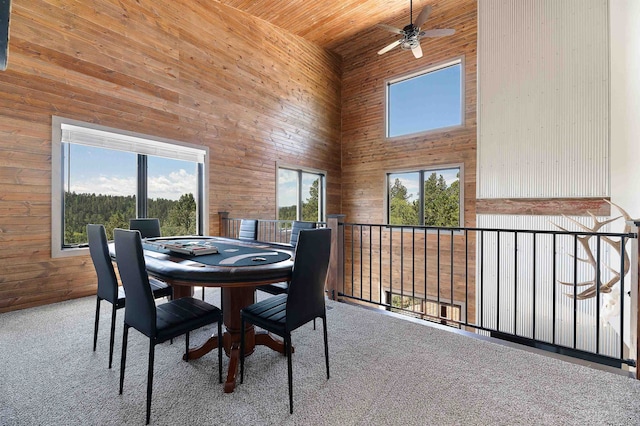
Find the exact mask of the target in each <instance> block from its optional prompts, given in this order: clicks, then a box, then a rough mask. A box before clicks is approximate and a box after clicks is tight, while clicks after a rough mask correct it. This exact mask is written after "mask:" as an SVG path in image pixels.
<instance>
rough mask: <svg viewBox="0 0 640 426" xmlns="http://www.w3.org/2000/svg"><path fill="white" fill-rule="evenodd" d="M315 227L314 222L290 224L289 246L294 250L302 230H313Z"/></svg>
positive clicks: (297, 221) (294, 222)
mask: <svg viewBox="0 0 640 426" xmlns="http://www.w3.org/2000/svg"><path fill="white" fill-rule="evenodd" d="M315 227H316V223H315V222H302V221H299V220H294V221H293V223H292V224H291V236H290V237H289V244H291V245H292V246H293V247H294V248H295V246H296V245H297V244H298V234H300V231H301V230H303V229H314V228H315Z"/></svg>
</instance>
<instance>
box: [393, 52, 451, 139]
mask: <svg viewBox="0 0 640 426" xmlns="http://www.w3.org/2000/svg"><path fill="white" fill-rule="evenodd" d="M463 81H464V79H463V63H462V60H461V59H457V60H455V61H451V62H447V63H445V64H441V65H438V66H436V67H431V68H429V69H427V70H422V71H420V72H418V73H413V74H409V75H405V76H402V77H399V78H395V79H392V80H389V81H388V82H387V117H386V121H387V123H386V124H387V132H386V133H387V137H389V138H392V137H396V136H404V135H410V134H414V133H421V132H426V131H430V130H435V129H442V128H449V127H454V126H460V125H462V124H463V119H464V116H463V111H464V108H463V106H464V96H463V95H464V90H463Z"/></svg>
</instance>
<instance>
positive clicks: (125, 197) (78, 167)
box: [63, 144, 137, 245]
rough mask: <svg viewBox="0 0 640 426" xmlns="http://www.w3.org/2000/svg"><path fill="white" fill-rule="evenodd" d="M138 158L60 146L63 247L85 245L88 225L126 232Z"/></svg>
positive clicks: (132, 214)
mask: <svg viewBox="0 0 640 426" xmlns="http://www.w3.org/2000/svg"><path fill="white" fill-rule="evenodd" d="M136 164H137V156H136V154H132V153H129V152H123V151H114V150H110V149H104V148H94V147H90V146H83V145H76V144H63V176H64V178H63V179H64V232H63V235H64V237H63V238H64V240H63V244H64V245H73V244H86V243H87V241H88V240H87V224H89V223H100V224H104V226H105V228H106V230H107V238H109V239H112V238H113V229H114V228H118V227H119V228H128V227H129V218H130V217H135V212H136V198H135V194H136V167H137V166H136Z"/></svg>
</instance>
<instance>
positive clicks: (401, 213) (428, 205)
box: [387, 165, 464, 228]
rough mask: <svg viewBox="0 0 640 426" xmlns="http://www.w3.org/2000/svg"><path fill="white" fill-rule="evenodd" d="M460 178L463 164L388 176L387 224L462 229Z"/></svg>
mask: <svg viewBox="0 0 640 426" xmlns="http://www.w3.org/2000/svg"><path fill="white" fill-rule="evenodd" d="M461 179H462V166H461V165H454V166H445V167H442V168H425V169H421V170H415V171H403V172H389V173H387V223H388V224H389V225H414V226H434V227H453V228H457V227H460V226H462V224H463V223H464V221H463V217H462V212H463V211H464V208H463V199H464V197H463V194H462V190H461V185H460V181H461Z"/></svg>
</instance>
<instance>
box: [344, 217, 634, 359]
mask: <svg viewBox="0 0 640 426" xmlns="http://www.w3.org/2000/svg"><path fill="white" fill-rule="evenodd" d="M342 226H343V227H344V228H343V232H342V234H343V242H342V244H343V247H344V280H343V287H342V289H341V290H339V297H342V298H347V299H351V300H354V301H357V302H363V303H367V304H374V305H377V306H380V307H382V308H385V309H387V310H392V311H397V312H401V313H404V314H406V315H410V316H413V317H418V318H422V319H425V320H430V321H437V322H440V323H443V324H447V325H450V326H454V327H459V328H464V329H467V330H472V331H475V332H478V333H481V334H486V335H491V336H494V337H498V338H502V339H507V340H511V341H515V342H519V343H523V344H527V345H531V346H535V347H538V348H542V349H547V350H552V351H554V352H558V353H563V354H568V355H571V356H577V357H581V358H585V359H589V360H592V361H595V362H599V363H603V364H607V365H613V366H618V367H621V366H622V365H623V364H625V365H630V366H635V362H636V360H635V349H634V348H633V347H632V346H633V345H632V343H631V342H635V341H636V336H635V327H631V326H630V324H631V322H632V321H633V320H634V319H633V318H631V317H630V315H629V314H630V313H631V312H635V301H634V300H632V299H631V297H630V294H631V291H630V286H637V282H631V278H630V274H629V271H630V259H634V258H635V259H637V253H633V254H631V257H630V256H629V253H628V250H627V247H629V246H630V244H628V243H629V240H631V239H634V240H635V239H636V238H637V236H636V234H634V233H603V232H598V233H589V232H564V231H531V230H514V229H481V228H437V227H423V226H388V225H374V224H357V223H344V224H343V225H342ZM619 253H624V255H623V256H620V255H619ZM621 282H622V283H624V285H625V287H624V290H622V291H621Z"/></svg>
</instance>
